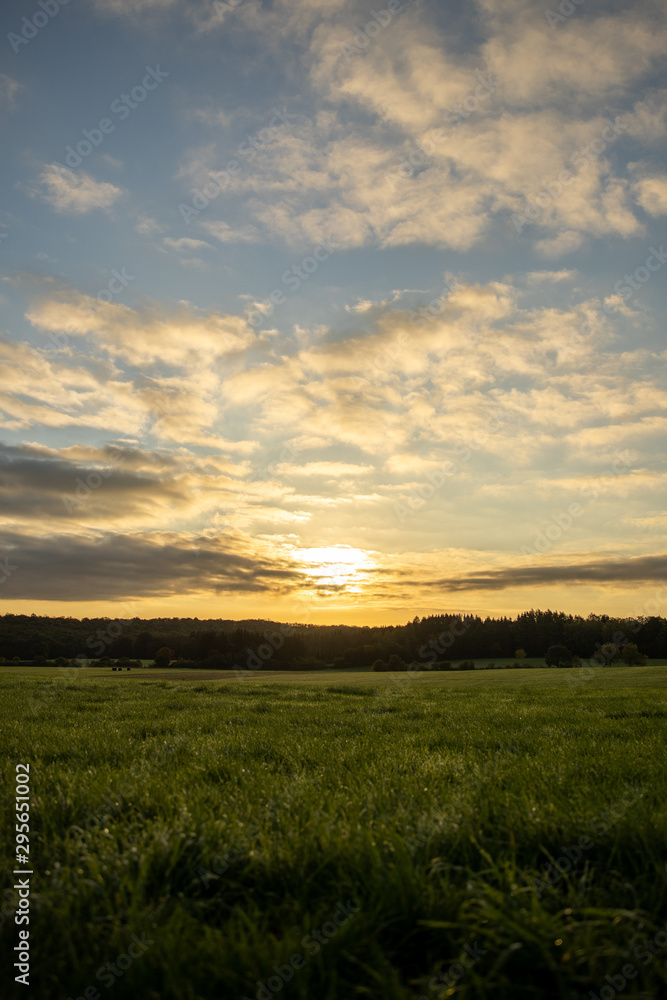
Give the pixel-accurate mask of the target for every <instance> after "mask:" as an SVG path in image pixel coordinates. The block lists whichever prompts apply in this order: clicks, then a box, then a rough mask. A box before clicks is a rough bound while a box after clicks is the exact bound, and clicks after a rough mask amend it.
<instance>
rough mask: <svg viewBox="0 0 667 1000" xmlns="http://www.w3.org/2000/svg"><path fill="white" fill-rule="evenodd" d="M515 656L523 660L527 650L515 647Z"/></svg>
mask: <svg viewBox="0 0 667 1000" xmlns="http://www.w3.org/2000/svg"><path fill="white" fill-rule="evenodd" d="M514 657H515V659H517V660H523V659H525V657H526V650H525V649H515V650H514Z"/></svg>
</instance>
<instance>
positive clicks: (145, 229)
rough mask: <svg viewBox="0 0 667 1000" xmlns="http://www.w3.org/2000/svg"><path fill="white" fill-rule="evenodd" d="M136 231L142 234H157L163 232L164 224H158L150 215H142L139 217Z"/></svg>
mask: <svg viewBox="0 0 667 1000" xmlns="http://www.w3.org/2000/svg"><path fill="white" fill-rule="evenodd" d="M134 231H135V232H136V233H139V235H140V236H157V235H158V233H161V232H162V226H160V225H159V224H158V222H157V221H156V220H155V219H152V218H151V217H150V215H140V216H138V217H137V224H136V226H135V227H134Z"/></svg>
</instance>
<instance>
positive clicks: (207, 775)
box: [0, 666, 667, 1000]
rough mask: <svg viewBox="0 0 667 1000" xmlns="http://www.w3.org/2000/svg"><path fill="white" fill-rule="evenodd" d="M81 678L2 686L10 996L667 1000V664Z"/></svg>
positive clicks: (24, 677)
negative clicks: (21, 959) (20, 906)
mask: <svg viewBox="0 0 667 1000" xmlns="http://www.w3.org/2000/svg"><path fill="white" fill-rule="evenodd" d="M64 676H66V678H67V679H65V680H64V681H62V682H58V681H56V682H54V679H53V678H54V671H53V669H52V668H51V669H49V668H12V667H7V668H3V669H2V671H1V673H0V732H1V733H2V737H1V739H2V744H3V746H2V749H3V753H2V771H1V773H2V787H3V803H5V802H6V803H7V808H3V810H2V814H1V819H0V822H1V823H2V828H1V829H2V832H1V836H2V843H3V846H4V847H5V850H4V851H3V858H4V859H5V860H4V862H3V868H4V870H3V882H4V885H5V886H11V885H12V875H11V872H12V867H13V863H12V847H13V839H14V813H13V811H12V812H10V808H11V807H12V805H13V802H12V800H13V794H14V788H13V786H14V781H13V776H14V768H15V765H16V763H19V762H25V761H29V762H30V770H31V775H32V790H31V795H32V799H31V802H32V806H31V813H32V819H31V834H30V837H31V861H32V863H33V868H34V871H35V875H34V876H33V878H32V895H31V918H30V941H31V951H32V959H31V970H32V971H31V983H32V984H33V985H32V986H31V988H30V990H29V991H25V990H24V988H23V987H19V986H17V987H16V989H15V990H14V991H12V989H11V987H10V988H9V990H8V991H6V992H5V993H4V995H5V996H10V997H13V996H25V995H26V993H27V995H29V996H35V997H39V998H40V1000H51V998H53V1000H66V998H68V997H72V998H76V997H80V996H84V991H85V990H86V989H87V988H88V987H93V990H98V991H99V993H100V995H101V996H102V997H106V996H111V997H112V998H113V1000H124V998H133V1000H134V998H136V997H142V998H145V1000H172V998H173V1000H176V998H178V1000H209V998H210V1000H213V998H216V1000H218V998H220V1000H223V998H224V1000H227V998H230V1000H235V998H237V997H238V1000H242V998H244V997H248V998H255V997H256V996H259V998H260V1000H267V998H268V997H273V996H276V995H280V996H281V997H287V998H288V1000H289V998H295V1000H296V998H300V1000H315V998H318V1000H354V998H378V1000H380V998H382V1000H418V998H419V997H425V998H427V1000H433V998H441V997H444V996H455V997H460V998H482V997H483V998H491V997H493V998H494V1000H505V998H507V1000H510V998H512V1000H515V998H519V1000H521V998H545V1000H546V998H549V1000H551V998H574V997H582V998H583V997H588V996H589V991H593V993H594V995H595V996H600V991H601V990H604V988H605V987H606V988H607V992H606V993H605V996H606V997H607V998H609V1000H610V998H611V994H610V993H609V992H608V991H609V990H611V989H613V990H614V995H615V994H616V992H620V993H621V994H622V995H623V996H628V997H633V996H634V997H640V996H643V997H644V998H645V1000H648V998H656V1000H658V998H662V997H664V996H665V995H666V988H667V962H666V957H667V947H665V948H664V949H662V947H661V946H660V945H659V943H658V944H654V948H655V949H656V950H657V954H655V955H653V954H652V953H651V952H650V951H648V950H646V949H645V947H644V945H643V942H644V941H645V940H646V939H649V940H652V939H653V938H654V937H655V935H656V934H657V933H659V932H660V931H661V930H662V929H663V928H664V927H665V924H667V865H666V861H665V859H666V856H667V855H666V851H665V847H666V839H667V838H666V834H667V806H666V804H665V803H666V801H667V795H666V791H667V788H666V786H667V778H666V777H665V767H664V761H665V744H666V742H667V739H666V733H667V727H666V725H665V722H666V720H667V668H665V667H660V666H646V667H639V668H608V669H600V670H597V671H595V672H594V675H593V676H592V677H590V678H589V679H582V680H581V683H578V684H576V685H575V684H574V683H573V680H572V678H574V677H575V672H572V671H567V670H547V669H544V670H539V671H538V670H531V669H527V670H499V671H479V672H470V673H454V674H451V673H437V674H423V675H419V676H417V677H416V678H412V677H407V676H406V675H391V674H371V673H358V674H352V673H350V672H345V673H344V674H340V673H338V672H336V673H335V674H334V673H317V674H305V675H299V676H295V675H293V674H292V675H282V676H281V675H273V676H271V677H261V676H254V677H252V678H251V680H250V681H248V682H239V681H235V680H233V679H229V678H226V679H224V680H219V679H212V680H208V679H206V680H201V679H192V680H186V681H183V680H181V679H180V678H179V676H178V675H177V674H175V673H173V674H172V675H170V674H169V673H167V676H166V677H162V676H161V677H158V678H156V677H155V674H154V672H151V671H150V670H145V671H143V670H141V671H140V670H136V671H134V670H133V671H132V672H131V673H130V674H123V680H122V683H121V679H120V676H117V675H114V674H113V673H112V672H105V674H104V676H100V672H99V670H96V669H95V668H84V669H81V670H78V671H76V674H71V673H70V674H67V675H64ZM69 678H71V679H69ZM581 838H588V840H583V841H582V839H581ZM589 842H590V843H589ZM583 845H585V846H583ZM577 855H578V856H577ZM568 858H569V860H568ZM556 862H557V863H558V865H559V866H560V868H562V869H567V870H565V871H563V872H562V873H561V872H559V870H558V867H557V866H556ZM549 865H552V868H551V869H549V870H548V877H547V873H546V872H545V868H546V867H547V866H549ZM11 895H12V894H11V892H10V893H9V894H6V895H5V899H4V901H3V902H4V905H3V916H4V920H3V919H2V917H0V921H2V923H3V926H2V927H1V928H0V942H1V944H2V948H1V951H0V959H1V961H2V964H3V968H2V975H3V982H5V983H12V980H13V975H14V973H13V972H12V971H11V963H12V962H13V961H14V959H13V958H11V957H10V955H11V951H12V948H13V946H14V945H15V944H16V942H17V928H16V927H15V926H14V924H13V917H12V916H11V914H12V913H13V906H12V899H11ZM341 904H342V909H341ZM346 907H347V909H345V908H346ZM336 920H338V921H339V923H340V926H338V925H337V923H336ZM322 928H324V929H323V930H322ZM313 932H317V933H319V934H320V937H321V940H322V944H319V945H318V944H317V941H316V938H315V937H313ZM132 935H136V938H138V939H139V940H142V935H143V941H144V945H145V950H144V951H143V952H142V953H141V954H139V955H138V956H137V957H135V958H134V959H126V958H125V957H124V956H127V955H128V948H129V946H130V945H131V944H132V941H133V938H132ZM135 940H136V939H135ZM661 940H662V939H661V938H659V939H658V942H659V941H661ZM665 941H666V942H667V935H666V936H665ZM133 947H134V946H133ZM316 949H317V950H316ZM635 949H639V951H638V952H636V951H635ZM118 956H121V957H122V961H121V963H120V964H117V959H118ZM291 956H301V959H300V961H298V962H296V965H298V966H299V967H298V968H297V969H296V971H295V970H294V967H292V968H291V969H290V958H291ZM647 956H648V957H647ZM127 961H131V965H130V966H129V967H127V968H126V969H125V970H123V969H122V968H121V966H122V965H124V964H126V962H127ZM464 961H465V962H467V964H468V965H469V966H470V967H469V968H464ZM106 963H112V965H114V966H115V968H116V971H117V972H118V973H121V972H122V975H120V974H119V975H118V976H116V975H115V974H114V973H112V972H111V971H109V968H108V966H107V965H106ZM628 963H631V964H632V965H633V966H634V967H636V969H637V975H636V976H635V977H634V978H630V977H627V982H626V983H625V986H624V987H623V988H622V989H620V990H616V987H615V986H613V985H610V983H616V985H618V984H619V983H620V981H621V979H626V976H624V975H623V973H622V969H623V967H624V966H627V965H628ZM276 966H277V967H278V972H276V970H275V968H274V967H276ZM280 969H282V970H283V975H284V978H285V979H288V978H289V981H287V982H284V980H283V979H282V978H280ZM98 972H100V973H101V975H99V976H98ZM290 973H291V974H290ZM459 973H460V975H459ZM438 977H440V979H439V980H438ZM606 977H611V980H609V979H607V978H606ZM258 984H259V985H258ZM21 991H23V992H21ZM89 995H90V993H89ZM603 1000H604V998H603Z"/></svg>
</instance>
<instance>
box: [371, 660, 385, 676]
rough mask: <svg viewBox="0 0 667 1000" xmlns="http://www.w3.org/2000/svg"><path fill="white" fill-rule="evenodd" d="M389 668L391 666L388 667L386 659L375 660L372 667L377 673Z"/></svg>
mask: <svg viewBox="0 0 667 1000" xmlns="http://www.w3.org/2000/svg"><path fill="white" fill-rule="evenodd" d="M388 669H389V668H388V667H387V664H386V663H385V662H384V660H376V661H375V662H374V664H373V666H372V667H371V670H374V671H375V672H376V673H378V672H382V671H384V670H388Z"/></svg>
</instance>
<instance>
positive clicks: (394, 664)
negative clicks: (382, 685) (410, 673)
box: [389, 653, 407, 670]
mask: <svg viewBox="0 0 667 1000" xmlns="http://www.w3.org/2000/svg"><path fill="white" fill-rule="evenodd" d="M389 670H407V667H406V665H405V662H404V661H403V660H402V659H401V658H400V656H398V655H397V654H396V653H392V654H391V656H390V657H389Z"/></svg>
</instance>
